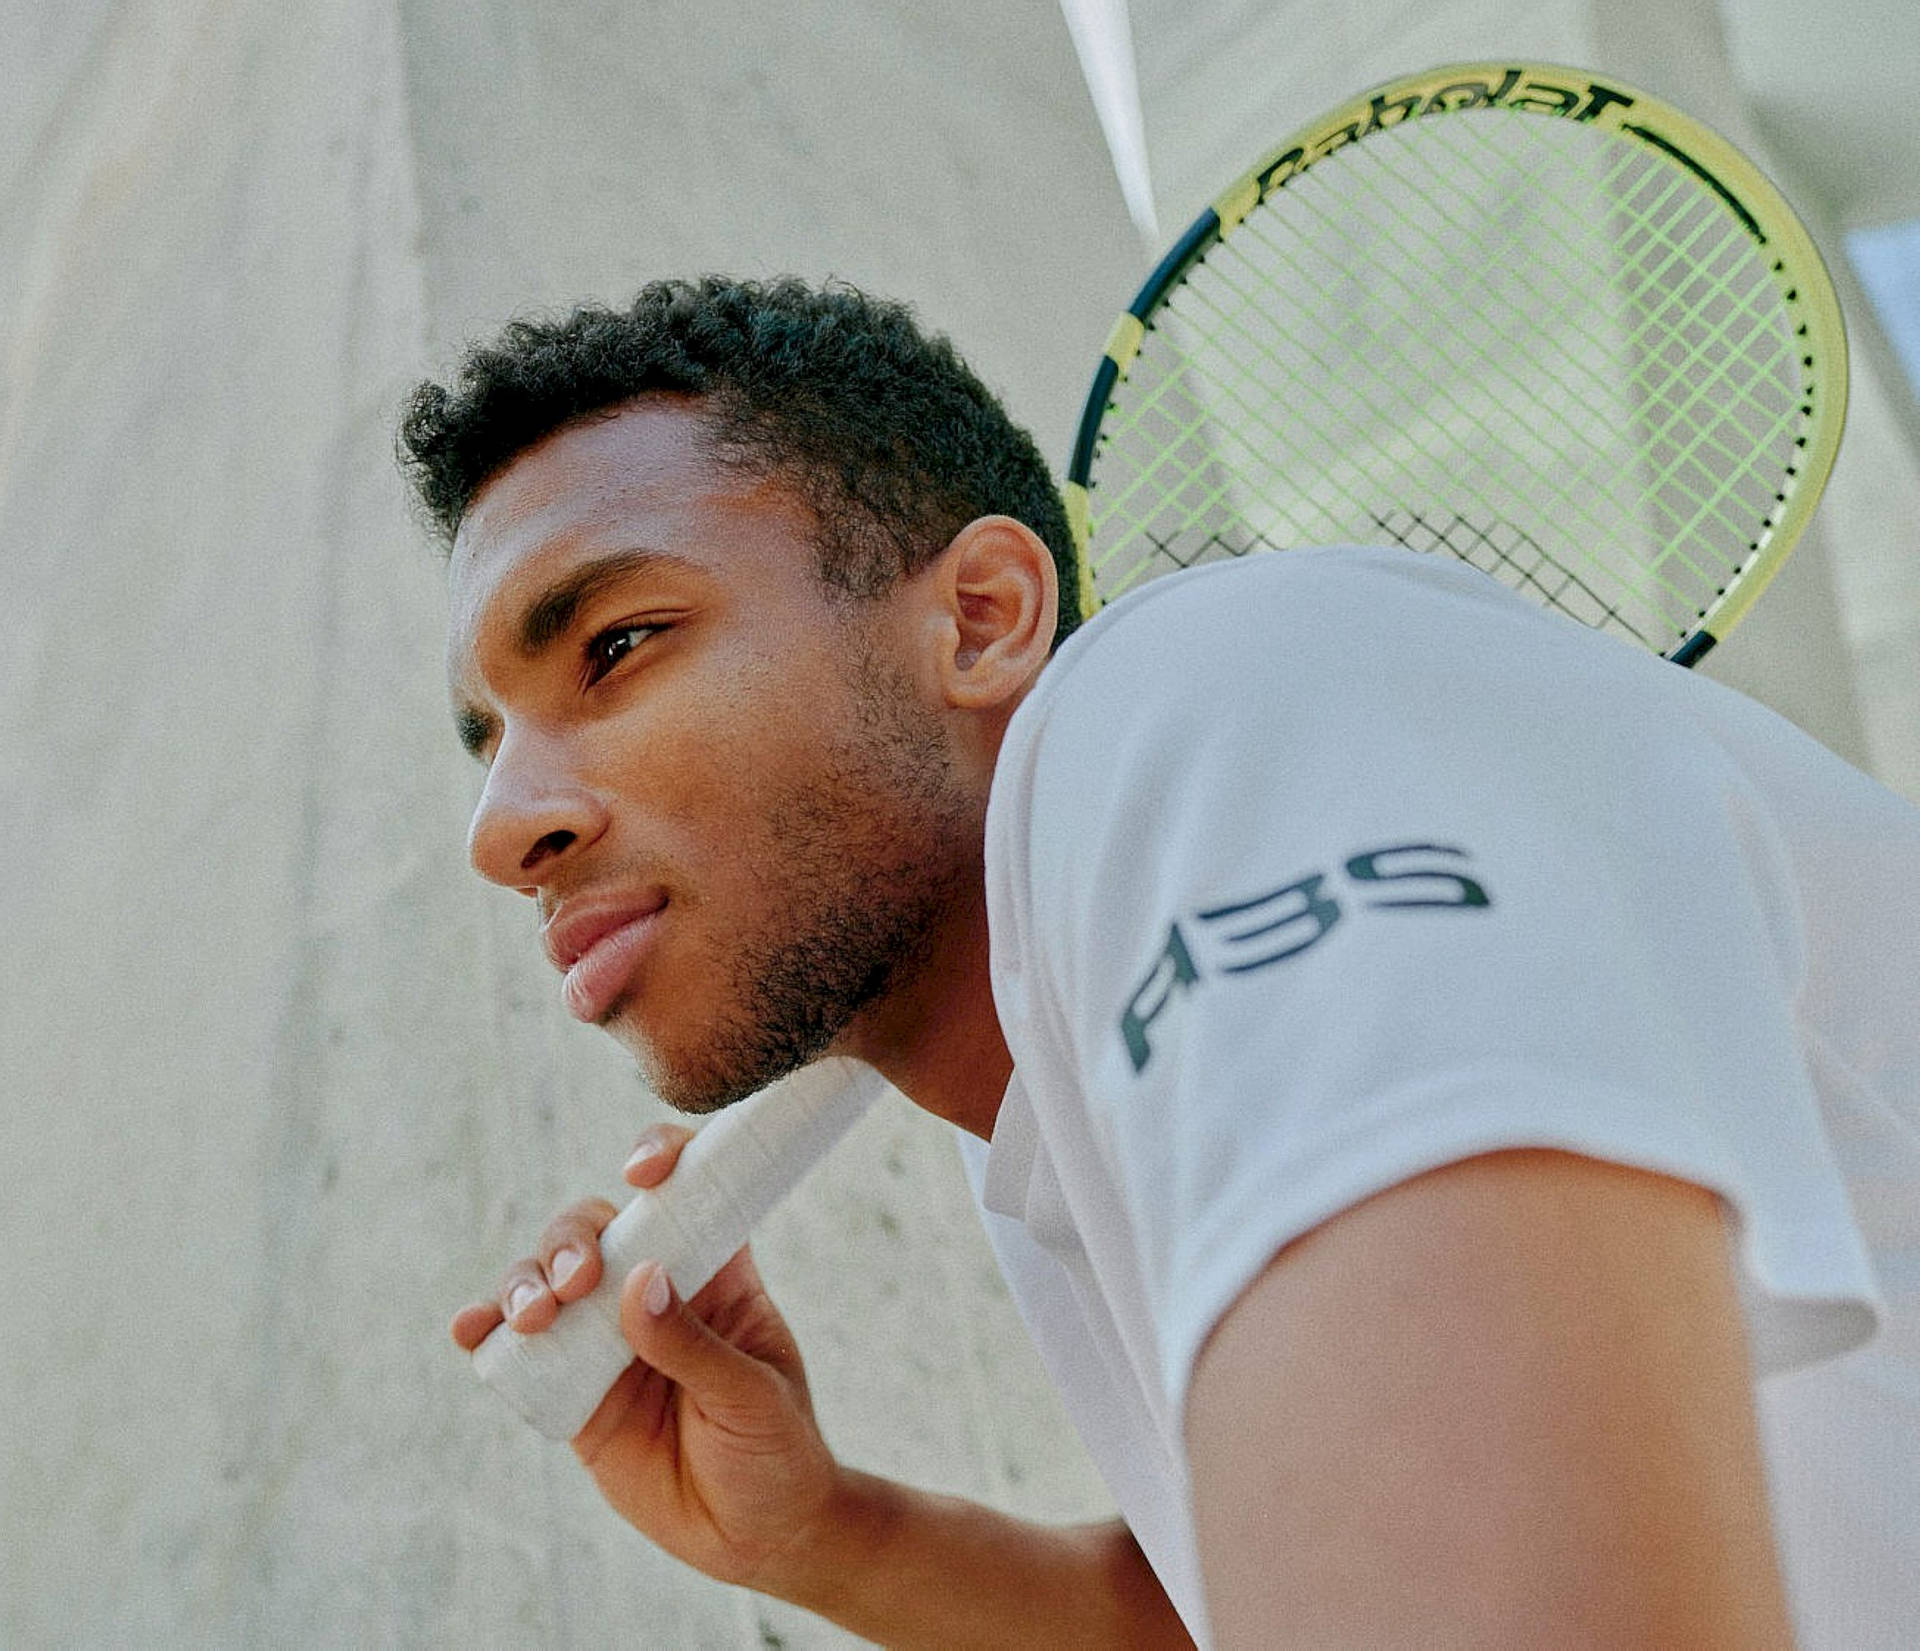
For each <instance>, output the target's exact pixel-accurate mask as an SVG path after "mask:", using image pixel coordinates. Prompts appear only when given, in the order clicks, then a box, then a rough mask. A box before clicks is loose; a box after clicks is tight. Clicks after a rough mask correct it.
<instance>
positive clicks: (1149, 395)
mask: <svg viewBox="0 0 1920 1651" xmlns="http://www.w3.org/2000/svg"><path fill="white" fill-rule="evenodd" d="M1846 385H1847V368H1846V334H1845V330H1844V327H1843V325H1842V322H1841V316H1840V308H1839V304H1838V302H1837V300H1836V299H1835V297H1834V293H1833V285H1832V282H1831V280H1830V279H1829V277H1828V275H1827V272H1826V269H1825V266H1824V265H1823V264H1822V263H1821V260H1820V257H1819V254H1818V253H1817V252H1816V250H1815V248H1814V246H1813V243H1812V241H1811V239H1810V238H1809V236H1808V235H1807V233H1806V231H1805V229H1804V228H1802V226H1801V225H1800V223H1799V221H1798V220H1797V219H1796V218H1795V217H1794V215H1793V213H1792V211H1791V209H1790V208H1789V207H1788V206H1787V204H1786V202H1785V201H1784V200H1783V199H1782V198H1781V196H1780V194H1779V192H1778V191H1777V190H1775V189H1774V187H1773V186H1772V185H1771V184H1770V183H1769V182H1768V181H1767V180H1766V178H1765V177H1763V176H1762V175H1761V173H1760V172H1759V171H1758V170H1757V169H1756V168H1755V167H1754V166H1753V165H1752V164H1751V163H1750V162H1749V161H1747V160H1746V159H1745V158H1744V157H1743V156H1741V155H1740V154H1739V153H1738V152H1737V151H1736V150H1734V149H1733V148H1732V147H1731V146H1730V145H1729V144H1728V143H1726V142H1725V141H1724V140H1723V139H1721V138H1720V137H1718V136H1716V135H1715V134H1714V133H1713V132H1711V131H1709V130H1708V129H1707V128H1705V127H1703V126H1702V125H1700V124H1699V123H1698V122H1697V121H1695V120H1692V119H1691V118H1689V117H1688V116H1686V115H1684V114H1681V113H1680V112H1679V111H1677V110H1675V109H1672V108H1669V107H1668V106H1667V105H1665V104H1663V103H1661V102H1659V101H1658V100H1656V99H1654V98H1652V97H1649V96H1647V95H1646V94H1645V93H1643V92H1639V91H1636V90H1634V89H1632V88H1630V87H1628V86H1625V85H1623V84H1621V83H1620V82H1618V81H1614V80H1611V79H1605V78H1595V77H1593V76H1591V75H1588V74H1585V73H1583V72H1581V71H1578V70H1574V69H1566V68H1560V67H1555V66H1549V65H1535V64H1513V63H1476V64H1460V65H1453V66H1450V67H1447V68H1441V69H1435V70H1431V71H1429V72H1427V73H1425V74H1419V75H1414V76H1410V77H1408V78H1405V79H1401V80H1396V81H1392V82H1389V83H1388V84H1386V85H1384V86H1381V87H1378V88H1376V89H1375V90H1373V91H1370V92H1367V93H1364V94H1362V95H1361V96H1359V97H1357V98H1355V99H1353V100H1352V101H1351V102H1349V103H1346V104H1343V105H1342V106H1341V107H1339V108H1337V109H1335V110H1333V111H1332V112H1330V113H1329V114H1327V115H1325V116H1323V117H1322V118H1321V119H1319V120H1316V121H1314V122H1312V123H1311V124H1310V125H1309V126H1307V127H1305V128H1304V129H1303V130H1302V131H1300V132H1299V133H1297V134H1296V135H1295V136H1293V137H1291V138H1289V139H1288V140H1287V141H1286V142H1285V143H1283V144H1281V145H1280V146H1279V147H1278V148H1276V149H1275V150H1273V151H1272V153H1270V154H1269V155H1267V156H1266V157H1265V158H1264V159H1263V160H1262V161H1261V162H1260V164H1259V165H1258V166H1256V167H1254V168H1253V169H1252V170H1251V171H1250V172H1248V173H1247V174H1246V175H1245V176H1244V177H1242V178H1241V179H1239V180H1238V181H1237V182H1236V183H1235V184H1234V185H1233V186H1232V187H1231V188H1230V189H1228V190H1227V191H1226V192H1225V193H1224V194H1223V195H1221V196H1220V198H1219V199H1218V200H1217V201H1216V202H1215V203H1214V204H1213V205H1212V206H1211V207H1209V208H1208V209H1207V210H1206V211H1205V212H1203V213H1201V215H1200V217H1199V218H1198V219H1197V220H1196V221H1195V222H1194V224H1193V225H1192V227H1191V228H1190V229H1188V230H1187V232H1186V233H1185V234H1184V235H1183V236H1181V238H1180V240H1179V241H1178V242H1177V243H1176V244H1175V246H1174V247H1173V249H1172V251H1170V252H1169V253H1168V254H1167V256H1166V258H1165V259H1164V260H1163V261H1162V262H1161V264H1160V266H1159V267H1158V268H1157V269H1156V270H1155V271H1154V272H1153V274H1152V275H1151V276H1150V277H1149V279H1148V281H1147V283H1146V285H1145V286H1144V287H1142V288H1141V290H1140V293H1139V295H1138V296H1137V297H1136V298H1135V299H1134V301H1133V303H1132V304H1130V305H1129V306H1128V307H1127V310H1126V311H1125V313H1124V314H1122V316H1121V317H1120V319H1119V321H1118V322H1117V323H1116V324H1115V326H1114V328H1113V331H1112V334H1111V336H1110V337H1109V340H1108V343H1107V346H1106V350H1105V354H1104V357H1103V359H1102V360H1101V363H1100V366H1099V369H1098V371H1097V372H1096V373H1095V376H1094V380H1093V385H1092V389H1091V391H1090V393H1089V395H1088V397H1087V403H1086V410H1085V413H1084V415H1083V417H1082V420H1081V424H1080V428H1079V433H1078V437H1077V439H1076V441H1075V444H1074V451H1073V458H1072V462H1071V464H1070V466H1069V468H1068V473H1067V484H1066V488H1065V496H1066V503H1067V511H1068V516H1069V519H1070V521H1071V522H1072V525H1073V530H1074V536H1075V539H1076V542H1077V544H1078V547H1079V550H1080V566H1081V581H1082V583H1081V591H1080V596H1081V605H1082V611H1083V612H1085V613H1088V614H1091V613H1092V612H1093V611H1095V610H1096V609H1097V608H1099V607H1100V606H1101V605H1102V604H1103V603H1104V602H1107V601H1110V600H1112V599H1113V598H1115V597H1117V596H1120V595H1121V594H1123V593H1124V592H1126V591H1128V590H1130V589H1132V588H1133V587H1135V586H1136V585H1138V584H1140V583H1141V582H1142V581H1143V580H1146V579H1150V578H1152V577H1154V576H1155V575H1157V574H1160V573H1164V572H1168V571H1171V570H1173V569H1175V568H1182V567H1192V566H1195V565H1198V564H1200V563H1204V562H1210V561H1217V560H1221V559H1224V558H1227V557H1232V556H1240V555H1245V554H1247V553H1249V552H1252V551H1257V550H1284V549H1286V548H1288V547H1293V546H1302V545H1317V544H1340V543H1358V544H1380V543H1398V544H1402V545H1406V546H1409V547H1411V548H1413V549H1415V550H1421V551H1431V552H1436V553H1440V554H1445V555H1450V556H1453V557H1456V558H1459V559H1460V560H1463V561H1466V562H1469V563H1471V564H1473V565H1474V566H1477V567H1479V568H1482V569H1483V570H1484V571H1486V572H1488V573H1490V574H1491V575H1492V576H1493V577H1494V578H1496V579H1499V580H1500V581H1502V582H1503V583H1505V584H1507V585H1509V586H1511V587H1512V588H1513V589H1515V590H1518V591H1520V592H1523V593H1524V594H1526V595H1528V596H1530V597H1532V598H1533V599H1534V600H1536V601H1538V602H1539V603H1541V604H1542V605H1543V606H1545V607H1548V608H1550V609H1553V610H1556V611H1558V612H1561V613H1564V614H1567V615H1570V616H1571V617H1573V618H1575V619H1578V620H1580V621H1582V622H1583V623H1585V624H1587V625H1590V626H1594V627H1596V628H1598V629H1600V630H1603V631H1608V632H1611V633H1613V634H1615V635H1617V636H1620V637H1621V638H1623V639H1625V640H1627V641H1629V642H1632V643H1634V644H1636V645H1639V646H1643V647H1646V648H1649V649H1651V650H1653V651H1654V652H1657V653H1660V654H1663V655H1665V656H1666V657H1667V658H1669V659H1672V660H1674V661H1676V662H1677V663H1680V664H1683V665H1691V664H1693V663H1694V662H1695V661H1697V660H1698V659H1699V658H1700V657H1701V656H1702V655H1704V654H1705V653H1706V652H1707V650H1708V649H1710V648H1711V647H1712V646H1713V645H1714V643H1715V641H1716V640H1717V639H1719V638H1720V637H1723V636H1724V635H1725V634H1726V633H1727V631H1728V630H1730V629H1731V628H1732V626H1733V625H1734V624H1735V623H1737V622H1738V621H1739V619H1740V618H1741V616H1742V615H1743V614H1745V612H1746V611H1747V609H1748V607H1749V606H1750V605H1751V604H1752V602H1753V599H1754V598H1755V597H1756V596H1758V595H1759V593H1760V591H1761V590H1762V589H1763V588H1764V587H1765V585H1766V583H1767V581H1768V579H1770V578H1771V577H1772V576H1773V574H1774V572H1775V571H1776V570H1777V569H1778V568H1779V566H1780V564H1781V562H1782V561H1783V560H1784V559H1785V557H1786V555H1787V554H1788V552H1789V551H1790V550H1791V549H1792V547H1793V545H1794V542H1795V541H1796V540H1797V539H1798V538H1799V536H1800V534H1801V532H1802V531H1803V530H1804V528H1805V526H1806V523H1807V520H1808V518H1809V516H1810V515H1811V513H1812V510H1813V507H1814V504H1815V502H1816V501H1817V499H1818V497H1819V494H1820V491H1821V488H1822V487H1823V485H1824V484H1825V481H1826V477H1827V474H1828V471H1829V469H1830V468H1831V466H1832V463H1833V457H1834V453H1835V451H1836V449H1837V447H1838V444H1839V439H1840V430H1841V425H1842V422H1843V419H1844V416H1845V408H1846ZM884 1087H885V1086H884V1084H883V1083H882V1082H881V1081H880V1080H879V1079H878V1077H876V1076H875V1075H874V1074H873V1073H872V1072H870V1071H869V1070H868V1069H866V1068H864V1067H859V1066H857V1065H855V1064H854V1063H849V1062H823V1063H821V1064H820V1065H819V1066H816V1067H810V1068H808V1069H807V1070H805V1071H803V1072H801V1073H798V1074H796V1075H795V1076H794V1077H792V1078H789V1079H787V1080H785V1081H783V1082H782V1083H779V1084H776V1085H774V1086H773V1087H772V1088H770V1089H767V1090H765V1091H762V1092H761V1093H760V1094H759V1095H756V1096H754V1097H752V1098H751V1099H749V1100H747V1101H744V1102H742V1103H741V1104H740V1105H738V1106H736V1107H733V1108H730V1109H729V1110H728V1111H727V1112H725V1113H722V1114H721V1115H720V1116H719V1117H717V1118H716V1119H714V1121H713V1122H712V1123H710V1124H708V1125H707V1126H706V1127H705V1128H704V1129H702V1130H701V1132H700V1133H699V1135H697V1136H696V1137H695V1139H694V1140H693V1142H692V1143H690V1144H689V1145H688V1147H687V1149H686V1151H685V1152H684V1153H683V1154H682V1156H681V1159H680V1161H679V1164H678V1165H677V1166H676V1168H675V1170H674V1173H673V1175H672V1177H671V1178H670V1179H669V1180H668V1181H667V1182H666V1184H665V1185H664V1186H663V1187H662V1188H660V1189H659V1190H657V1191H654V1192H643V1193H641V1194H639V1195H638V1196H637V1197H636V1198H635V1199H634V1201H633V1203H632V1204H631V1205H629V1206H628V1208H627V1209H626V1210H624V1211H623V1212H622V1213H621V1214H620V1215H619V1216H618V1217H617V1218H616V1219H615V1220H614V1221H613V1222H612V1223H611V1224H610V1225H609V1226H608V1228H607V1230H606V1232H605V1233H604V1234H603V1235H602V1239H601V1249H602V1252H603V1254H604V1256H605V1259H606V1277H605V1280H604V1282H603V1283H602V1284H601V1286H600V1287H599V1288H598V1289H597V1290H596V1291H595V1292H594V1293H593V1294H592V1295H591V1296H590V1297H588V1298H587V1299H585V1300H583V1301H580V1302H578V1303H575V1304H573V1305H572V1306H569V1307H567V1308H566V1309H565V1310H564V1311H563V1312H562V1313H561V1315H560V1318H559V1320H558V1322H557V1323H556V1324H555V1326H554V1327H553V1328H552V1329H550V1330H547V1331H546V1332H544V1333H542V1334H540V1335H536V1336H530V1337H521V1336H519V1335H517V1334H516V1333H515V1332H514V1331H512V1330H510V1329H508V1328H506V1327H505V1326H502V1327H501V1328H500V1329H497V1330H495V1331H494V1333H493V1334H492V1335H491V1336H490V1337H488V1338H487V1340H486V1341H485V1342H484V1343H483V1344H482V1345H481V1347H480V1348H479V1349H478V1351H477V1352H476V1353H475V1354H474V1362H475V1365H476V1367H477V1368H478V1369H479V1371H480V1373H481V1374H482V1375H483V1376H484V1377H485V1378H486V1379H487V1380H488V1381H489V1382H491V1383H492V1384H493V1385H494V1386H496V1387H497V1388H499V1389H500V1390H501V1391H502V1392H503V1393H505V1394H506V1395H507V1397H508V1398H509V1399H511V1400H512V1401H513V1402H514V1403H515V1404H516V1405H517V1406H518V1407H519V1408H520V1410H521V1412H522V1414H524V1415H525V1416H526V1417H527V1419H528V1420H529V1421H531V1422H532V1423H533V1424H534V1425H535V1426H536V1427H538V1428H539V1429H540V1430H541V1431H542V1432H544V1433H546V1434H548V1435H549V1436H550V1437H553V1438H570V1437H572V1435H573V1434H575V1433H577V1432H578V1431H579V1429H580V1428H581V1427H582V1426H584V1425H585V1423H586V1421H587V1419H588V1418H589V1417H590V1416H591V1415H592V1413H593V1411H594V1409H595V1407H596V1406H597V1405H598V1404H599V1401H600V1399H601V1398H602V1397H603V1396H604V1394H605V1393H606V1390H607V1388H608V1387H609V1386H611V1385H612V1383H613V1381H614V1380H615V1378H616V1377H618V1376H619V1374H620V1373H621V1372H622V1371H623V1370H624V1369H625V1368H626V1366H627V1364H628V1362H629V1360H630V1358H631V1354H630V1353H629V1350H628V1348H627V1345H626V1342H625V1340H624V1339H623V1338H622V1337H621V1335H620V1329H619V1290H620V1285H621V1282H622V1280H623V1279H624V1277H625V1275H626V1273H627V1272H628V1271H629V1270H630V1269H631V1267H633V1266H634V1265H635V1264H637V1263H638V1262H640V1261H642V1260H647V1259H653V1260H658V1261H662V1262H664V1263H665V1264H666V1266H667V1269H668V1273H669V1276H671V1278H672V1279H673V1281H674V1284H675V1286H676V1288H677V1289H678V1290H679V1291H680V1293H681V1294H682V1296H683V1297H684V1296H690V1295H692V1294H693V1292H694V1291H696V1290H697V1289H699V1288H700V1286H701V1285H703V1284H704V1283H705V1282H706V1281H707V1279H708V1278H710V1277H711V1276H712V1274H713V1273H714V1271H716V1270H717V1269H718V1267H719V1266H720V1264H721V1263H722V1262H723V1261H724V1260H725V1259H726V1258H727V1257H728V1256H729V1255H731V1254H732V1253H733V1252H734V1250H736V1249H737V1248H738V1247H739V1246H740V1245H741V1244H743V1243H744V1242H745V1241H746V1238H747V1235H748V1233H749V1232H750V1231H751V1229H752V1227H753V1225H754V1224H755V1223H756V1222H757V1221H758V1220H759V1219H760V1217H761V1216H763V1215H764V1214H765V1213H766V1212H767V1210H768V1209H770V1208H771V1207H772V1205H773V1204H774V1203H776V1202H777V1201H778V1200H779V1198H780V1197H781V1196H782V1195H783V1194H784V1193H785V1192H786V1190H787V1189H788V1188H789V1187H790V1186H792V1185H794V1184H795V1183H796V1182H797V1181H798V1180H799V1179H800V1178H801V1176H803V1175H804V1174H805V1172H806V1171H807V1169H808V1168H810V1167H811V1165H812V1164H813V1163H814V1161H815V1160H816V1159H817V1158H818V1157H820V1156H821V1155H822V1154H823V1153H824V1152H825V1151H826V1150H827V1149H828V1148H829V1147H830V1146H831V1145H832V1144H833V1142H834V1141H836V1140H837V1139H838V1138H839V1137H840V1135H841V1134H842V1133H844V1131H845V1130H846V1128H847V1127H849V1126H850V1125H851V1124H852V1122H853V1121H854V1120H855V1119H856V1118H857V1117H859V1116H860V1114H861V1113H863V1112H864V1111H865V1110H866V1107H867V1105H868V1104H869V1102H870V1101H871V1099H872V1098H873V1096H874V1095H876V1094H877V1093H879V1091H880V1090H881V1089H883V1088H884Z"/></svg>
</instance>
